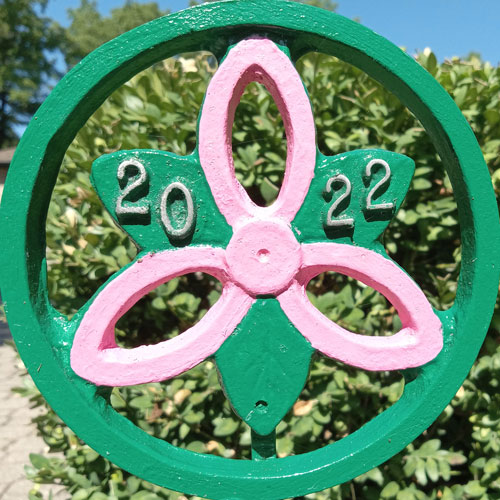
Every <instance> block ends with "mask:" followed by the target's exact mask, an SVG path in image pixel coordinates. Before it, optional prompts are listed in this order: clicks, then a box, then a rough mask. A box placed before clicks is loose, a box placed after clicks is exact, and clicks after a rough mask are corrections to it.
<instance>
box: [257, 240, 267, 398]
mask: <svg viewBox="0 0 500 500" xmlns="http://www.w3.org/2000/svg"><path fill="white" fill-rule="evenodd" d="M257 258H258V259H259V260H260V262H267V261H268V260H269V250H266V249H265V248H261V249H260V250H259V251H258V252H257ZM266 406H267V404H266Z"/></svg>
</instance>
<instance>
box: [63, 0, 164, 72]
mask: <svg viewBox="0 0 500 500" xmlns="http://www.w3.org/2000/svg"><path fill="white" fill-rule="evenodd" d="M168 12H169V11H162V10H160V8H159V7H158V4H157V3H156V2H149V3H139V2H130V1H129V2H125V4H124V5H123V6H122V7H118V8H115V9H112V10H111V13H110V15H109V16H108V17H104V16H101V14H100V13H99V11H98V10H97V2H96V1H93V0H81V2H80V5H79V6H78V7H77V8H75V9H68V14H69V17H70V19H71V24H70V25H69V27H68V28H67V29H66V38H67V40H66V43H65V44H64V45H62V46H61V50H62V51H63V54H64V58H65V60H66V64H67V65H68V66H70V67H71V66H74V65H75V64H76V63H77V62H78V61H80V60H81V59H82V58H83V57H85V56H86V55H87V54H89V53H90V52H92V51H93V50H94V49H96V48H97V47H99V46H101V45H102V44H103V43H105V42H107V41H109V40H111V39H112V38H115V37H117V36H118V35H121V34H122V33H124V32H125V31H129V30H131V29H132V28H135V27H136V26H139V25H141V24H144V23H147V22H148V21H151V20H152V19H156V18H157V17H160V16H163V15H165V14H168Z"/></svg>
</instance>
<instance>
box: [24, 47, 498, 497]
mask: <svg viewBox="0 0 500 500" xmlns="http://www.w3.org/2000/svg"><path fill="white" fill-rule="evenodd" d="M418 61H419V63H420V64H422V65H423V66H424V67H425V68H426V69H427V70H428V71H430V72H431V73H432V74H433V75H434V76H435V77H436V78H437V79H438V80H439V81H440V82H441V84H442V85H443V86H444V87H445V88H446V89H447V90H448V92H450V94H451V95H452V96H453V97H454V99H455V100H456V102H457V104H458V105H459V106H460V107H461V109H462V110H463V111H464V114H465V115H466V116H467V118H468V119H469V121H470V123H471V125H472V127H473V129H474V132H475V133H476V135H477V137H478V140H479V142H480V144H481V147H482V149H483V152H484V154H485V157H486V160H487V163H488V166H489V168H490V170H491V173H492V175H493V182H494V185H495V189H496V192H497V194H498V193H499V190H500V164H499V163H500V160H499V157H500V155H499V154H498V153H499V150H500V114H499V112H498V109H499V99H500V97H499V96H500V92H499V90H500V68H494V67H492V66H490V65H488V64H483V63H481V62H480V61H479V60H478V59H476V58H471V59H469V60H465V61H461V60H458V59H454V60H451V61H446V62H445V63H443V64H438V63H437V62H436V58H435V56H434V55H433V54H432V53H431V52H430V51H426V52H424V53H422V54H420V55H419V56H418ZM214 69H215V68H214V62H213V58H212V57H211V56H209V55H196V56H195V55H192V56H189V57H179V58H176V59H173V60H168V61H165V62H164V64H163V66H158V67H156V68H154V69H150V70H147V71H145V72H143V73H142V74H140V75H138V76H136V77H134V78H133V79H132V80H131V81H130V82H128V83H127V84H126V85H124V86H123V87H122V88H121V89H119V90H118V91H117V92H115V93H114V94H113V95H111V96H110V98H109V99H108V100H107V101H106V102H105V103H104V104H103V106H102V107H101V108H100V109H99V110H98V111H97V112H96V113H95V114H94V116H93V117H92V118H91V119H90V120H89V122H88V123H87V124H86V126H85V127H84V128H83V129H82V130H81V131H80V133H79V134H78V136H77V138H76V139H75V141H74V142H73V144H72V145H71V147H70V148H69V150H68V151H67V154H66V157H65V160H64V163H63V166H62V170H61V174H60V176H59V180H58V183H57V185H56V189H55V191H54V195H53V198H52V201H51V205H50V210H49V218H48V221H47V235H48V240H47V243H48V264H49V273H48V279H49V286H50V298H51V300H52V302H53V304H54V305H55V307H57V308H58V309H59V310H60V311H61V312H63V313H64V314H68V315H71V314H73V313H74V312H75V311H76V310H77V309H78V308H79V307H81V306H82V305H83V303H84V302H85V301H86V300H87V299H88V298H89V297H90V296H91V295H92V294H93V293H94V292H95V291H96V290H97V288H98V287H99V286H100V285H101V284H102V283H103V282H104V280H105V279H106V277H107V276H109V274H111V273H113V272H114V271H116V270H118V269H119V268H121V267H122V266H123V265H124V264H126V263H127V262H128V261H129V260H130V259H131V258H132V257H133V255H134V254H135V247H134V246H133V244H132V243H131V241H130V240H128V239H127V238H126V237H124V235H123V234H122V233H121V232H120V231H119V230H118V229H117V228H116V227H115V226H114V224H113V222H112V219H111V217H110V216H109V215H108V214H107V213H106V212H104V211H103V208H102V205H101V204H100V202H99V200H98V198H97V195H96V194H95V192H94V191H93V189H92V188H91V186H90V183H89V169H90V165H91V163H92V161H93V160H94V159H95V158H97V157H99V156H100V155H102V154H104V153H110V152H113V151H116V150H118V149H135V148H157V149H162V150H168V151H171V152H174V153H176V154H181V155H183V154H186V153H188V152H190V151H192V150H193V148H194V147H195V130H196V121H197V116H198V111H199V108H200V105H201V102H202V98H203V95H204V92H205V90H206V86H207V83H208V81H209V79H210V76H211V75H212V74H213V71H214ZM298 69H299V71H300V73H301V75H302V77H303V79H304V82H305V84H306V87H307V89H308V91H309V94H310V97H311V100H312V103H313V107H314V112H315V118H316V127H317V130H318V140H319V147H320V149H321V151H322V152H323V153H324V154H328V155H333V154H338V153H341V152H344V151H349V150H354V149H358V148H371V147H377V148H378V147H382V148H385V149H388V150H390V151H394V152H398V153H402V154H405V155H407V156H409V157H410V158H412V159H413V160H414V161H415V163H416V172H415V176H414V178H413V180H412V184H411V186H410V190H409V193H408V196H407V199H406V201H405V203H404V205H403V208H402V209H401V210H400V212H399V214H398V216H397V219H396V220H394V221H393V222H392V223H391V225H390V226H389V229H388V231H387V233H386V242H385V243H386V247H387V249H388V251H389V252H390V254H391V255H392V256H393V257H394V258H395V259H396V260H397V261H398V262H399V263H400V264H401V265H402V266H403V267H404V268H405V269H406V270H407V271H408V273H409V274H410V275H412V276H413V277H414V278H415V279H416V281H417V282H418V283H419V284H420V286H421V287H422V288H423V290H424V291H425V293H427V294H428V296H429V299H430V300H431V302H432V303H433V305H435V306H436V307H438V308H447V307H449V306H450V305H451V304H452V302H453V299H454V295H455V289H456V279H457V276H458V269H459V266H460V235H459V232H458V222H457V214H456V204H455V202H454V200H453V193H452V189H451V185H450V182H449V180H448V177H447V176H446V174H445V172H444V169H443V165H442V163H441V160H440V158H439V157H438V155H437V154H436V152H435V150H434V148H433V146H432V143H431V141H430V139H429V137H428V135H427V134H426V132H425V131H424V129H423V128H422V126H421V125H420V124H419V123H418V122H417V121H416V120H415V118H414V117H413V116H412V115H411V114H410V113H409V112H408V111H407V110H406V108H404V107H403V106H402V104H401V103H400V102H399V101H398V100H397V99H396V98H395V97H394V96H392V95H390V94H389V93H387V92H386V91H385V90H384V89H383V88H382V87H381V86H380V85H378V84H377V83H376V82H374V81H373V80H371V79H370V78H369V77H367V76H366V75H364V74H363V73H362V72H360V71H359V70H357V69H355V68H353V67H351V66H349V65H348V64H345V63H342V62H340V61H338V60H336V59H334V58H331V57H327V56H324V55H320V54H309V55H307V56H304V57H303V58H302V59H301V60H300V61H299V62H298ZM233 144H234V149H235V158H236V162H235V163H236V170H237V174H238V177H239V179H240V180H241V182H242V183H243V185H244V186H245V188H247V190H248V191H249V193H250V195H251V196H252V197H253V198H254V199H257V198H258V199H259V201H260V202H262V203H269V202H270V201H272V199H273V198H274V197H275V195H276V192H277V190H278V188H279V185H280V180H281V178H282V175H283V169H284V158H285V148H286V145H285V140H284V133H283V127H282V124H281V119H280V117H279V114H278V113H277V110H276V106H275V104H274V103H273V102H272V99H271V97H270V95H269V94H268V93H267V92H266V91H265V89H264V88H263V87H261V86H259V85H256V84H252V85H250V86H249V87H248V88H247V90H246V92H245V93H244V95H243V98H242V102H241V104H240V106H239V107H238V109H237V113H236V120H235V126H234V129H233ZM308 292H309V294H310V297H311V300H312V301H313V303H314V304H315V305H316V307H318V309H320V310H321V311H322V312H323V313H324V314H326V315H327V316H328V317H330V318H331V319H332V320H334V321H338V322H339V323H340V324H342V325H343V326H345V327H347V328H350V329H353V330H355V331H357V332H360V333H366V334H379V335H382V334H386V333H391V332H392V331H395V330H397V329H398V327H399V323H398V321H399V319H398V318H397V316H395V314H394V309H393V308H392V306H390V305H389V304H387V303H386V301H385V299H383V297H381V296H380V295H379V294H377V293H375V292H374V291H373V290H371V289H369V288H367V287H364V286H362V285H361V284H359V283H357V282H355V281H354V280H350V279H345V278H342V277H340V276H338V275H335V274H331V273H325V274H323V275H321V276H319V277H318V278H317V279H316V280H314V281H313V282H312V283H311V284H310V286H309V289H308ZM219 294H220V287H219V284H218V283H217V282H216V281H215V280H213V279H211V278H209V277H207V276H204V275H202V274H199V273H196V274H193V275H189V276H187V277H181V278H177V279H176V280H173V281H171V282H170V283H167V284H165V285H162V286H161V287H159V288H157V289H156V290H154V291H153V292H151V294H149V296H147V297H146V298H144V299H143V300H141V301H140V302H139V303H138V304H137V305H136V306H135V307H134V308H133V309H131V310H130V311H129V313H128V314H127V315H126V317H125V318H124V319H123V320H122V321H121V322H120V324H119V328H118V334H119V339H120V342H121V343H122V345H126V346H134V345H137V344H139V343H152V342H156V341H158V340H161V339H162V338H166V337H168V336H171V335H176V334H177V333H179V332H182V331H183V330H185V329H186V328H188V327H189V326H191V325H192V324H194V323H195V322H196V321H198V320H199V319H200V318H201V317H202V316H203V314H204V313H205V311H206V309H207V308H208V307H209V306H210V305H211V304H213V303H214V302H215V301H216V300H217V298H218V296H219ZM499 329H500V313H499V310H498V308H497V310H496V312H495V317H494V320H493V324H492V329H491V331H490V335H489V338H488V339H487V341H486V342H485V345H484V346H483V349H482V352H481V356H480V357H479V359H478V361H477V362H476V364H475V366H474V368H473V370H472V371H471V374H470V376H469V377H468V379H467V380H466V382H465V383H464V385H463V386H462V388H461V389H460V390H459V391H458V393H457V395H456V396H455V398H454V399H453V401H452V402H451V403H450V404H449V405H448V407H447V408H446V409H445V411H444V412H443V413H442V415H441V416H440V417H439V419H438V420H437V421H436V422H435V423H434V424H433V425H432V426H431V427H430V428H429V429H428V430H427V431H426V432H425V433H424V435H423V436H422V437H420V438H418V439H417V440H416V441H414V443H412V444H411V445H409V446H408V447H407V448H406V449H405V450H403V451H402V452H401V453H399V454H398V455H396V456H395V457H393V458H392V459H391V460H389V461H388V462H386V463H385V464H383V465H381V466H380V467H377V468H375V469H373V470H372V471H370V472H368V473H366V474H364V475H362V476H360V477H358V478H356V479H354V480H353V481H351V482H350V483H347V484H344V485H341V486H337V487H335V488H331V489H329V490H326V491H324V492H320V493H317V494H314V495H308V496H307V497H306V498H315V499H317V500H326V499H342V498H353V499H354V498H363V499H366V500H371V499H379V498H383V499H396V500H414V499H419V500H420V499H438V498H439V499H444V500H451V499H457V500H458V499H470V498H479V499H482V500H486V499H500V459H499V458H498V456H499V450H500V417H499V414H500V396H499V391H498V383H499V382H498V380H499V377H500V373H499V370H500V347H499V342H498V339H499ZM402 390H403V380H402V378H401V377H400V376H399V375H398V374H397V373H368V372H364V371H361V370H355V369H353V368H350V367H346V366H343V365H341V364H338V363H334V362H333V361H329V360H325V359H323V358H319V357H318V358H316V359H315V360H314V361H313V364H312V367H311V372H310V375H309V379H308V381H307V383H306V386H305V388H304V390H303V392H302V394H301V395H300V398H299V400H298V401H297V402H296V403H295V404H294V406H293V408H292V410H291V411H290V412H289V413H288V415H287V416H286V417H285V419H284V420H283V422H282V423H280V424H279V426H278V428H277V449H278V454H279V456H286V455H289V454H297V453H304V452H307V451H310V450H313V449H316V448H318V447H321V446H324V445H326V444H328V443H331V442H334V441H336V440H339V439H341V438H342V437H344V436H346V435H348V434H349V433H351V432H354V431H355V430H356V429H358V428H359V427H361V426H362V425H363V424H364V423H365V422H367V421H368V420H370V419H371V418H372V417H374V416H375V415H377V414H378V413H380V412H381V411H383V410H384V409H385V408H387V407H388V406H390V405H391V404H393V403H394V402H395V401H397V399H398V398H399V396H400V395H401V392H402ZM19 391H20V392H21V393H23V394H24V395H26V396H28V397H31V398H32V399H33V402H34V403H35V404H37V405H45V403H44V401H43V399H42V397H41V396H40V395H39V393H38V392H37V391H36V389H35V388H34V387H33V385H32V384H31V382H30V381H29V379H28V378H26V379H25V387H24V388H22V389H19ZM111 404H112V405H113V406H114V407H115V409H116V410H117V411H119V412H120V413H122V414H123V415H125V416H127V418H129V419H130V420H132V421H133V422H134V423H135V424H136V425H138V426H139V427H141V428H142V429H144V430H145V431H146V432H148V433H150V434H152V435H154V436H157V437H159V438H161V439H167V440H168V441H169V442H171V443H173V444H174V445H176V446H183V447H186V448H188V449H191V450H193V451H198V452H203V453H213V454H217V455H221V456H224V457H239V458H248V456H249V446H248V445H249V440H250V434H249V430H248V428H247V427H246V426H245V425H244V424H242V423H241V422H240V421H239V420H238V419H237V418H236V417H235V416H234V414H233V413H232V411H231V410H230V408H229V405H228V404H227V402H226V400H225V398H224V396H223V394H222V391H221V390H220V387H219V382H218V378H217V374H216V370H215V368H214V365H213V363H212V362H211V361H207V362H205V363H203V364H202V365H200V366H198V367H196V368H194V369H193V370H191V371H190V372H188V373H185V374H183V375H182V376H180V377H177V378H176V379H174V380H171V381H168V382H165V383H161V384H149V385H145V386H136V387H130V388H120V389H114V390H113V392H112V395H111ZM45 408H46V410H45V412H44V413H43V414H42V415H41V416H40V417H38V418H37V419H36V422H37V425H38V428H39V430H40V432H41V434H42V436H43V437H44V439H45V441H46V442H47V444H48V445H49V446H50V447H51V449H52V450H54V451H56V450H58V451H61V452H62V453H63V457H62V458H57V457H56V458H49V457H43V456H39V455H32V456H31V465H30V466H28V467H27V469H26V470H27V473H28V475H29V477H31V478H32V479H33V481H34V482H35V483H40V482H47V483H61V484H63V485H65V486H66V488H67V490H68V492H69V494H71V496H72V499H73V500H85V499H91V500H99V499H105V498H110V499H118V498H124V499H125V498H126V499H129V498H130V499H133V500H139V499H141V500H145V499H147V500H153V499H180V498H185V497H183V496H182V495H180V494H178V493H174V492H170V491H167V490H164V489H161V488H158V487H156V486H153V485H151V484H149V483H147V482H145V481H142V480H141V479H138V478H136V477H134V476H131V475H130V474H128V473H126V472H125V471H123V470H120V469H118V468H117V467H115V466H114V465H112V464H111V463H109V462H108V461H106V460H105V459H104V458H102V457H100V456H99V455H97V454H96V453H95V452H93V451H92V450H91V449H90V448H88V447H87V446H86V445H84V444H83V443H82V442H81V441H79V439H78V438H77V437H76V436H75V435H74V434H73V433H72V431H71V430H70V429H69V428H67V427H66V426H65V425H64V424H63V423H62V422H61V421H60V420H59V419H58V417H57V416H56V415H55V414H54V413H53V412H52V411H51V410H50V408H48V407H46V406H45ZM40 497H41V496H40V494H38V493H37V492H36V486H35V487H34V490H33V492H32V494H31V498H40Z"/></svg>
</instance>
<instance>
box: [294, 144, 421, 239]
mask: <svg viewBox="0 0 500 500" xmlns="http://www.w3.org/2000/svg"><path fill="white" fill-rule="evenodd" d="M373 159H379V160H384V161H386V162H387V163H388V165H389V167H390V171H391V176H390V178H389V180H388V182H386V183H384V185H383V186H380V189H376V190H375V191H374V188H375V187H376V185H377V183H378V182H380V181H382V179H383V177H384V173H385V172H384V169H383V168H381V167H380V166H377V167H373V169H372V175H371V176H370V177H367V176H366V175H365V169H366V165H367V164H368V163H369V162H370V161H371V160H373ZM414 171H415V163H414V162H413V160H412V159H411V158H408V157H407V156H404V155H401V154H398V153H392V152H390V151H385V150H382V149H366V150H357V151H350V152H348V153H343V154H339V155H336V156H323V155H318V159H317V163H316V169H315V174H314V178H313V180H312V182H311V186H310V188H309V192H308V193H307V196H306V199H305V200H304V203H303V205H302V207H301V208H300V210H299V212H298V213H297V215H296V216H295V219H294V220H293V224H292V225H293V228H294V231H295V234H296V235H297V239H298V240H299V241H300V242H302V243H312V242H317V241H335V242H336V243H347V244H354V245H359V246H363V247H366V248H373V247H374V246H375V247H377V245H374V243H375V242H377V241H378V239H379V237H380V235H381V234H382V232H383V231H384V230H385V228H386V227H387V225H388V224H389V222H390V221H391V219H392V218H393V217H394V214H395V213H396V212H397V211H398V210H399V207H400V206H401V203H402V202H403V200H404V197H405V195H406V192H407V191H408V187H409V185H410V181H411V178H412V177H413V172H414ZM338 174H342V175H345V176H346V177H347V178H348V179H349V181H350V183H351V187H352V190H351V193H350V196H349V197H348V198H345V199H344V200H343V202H342V203H341V204H340V205H339V206H338V209H337V210H336V211H335V213H334V214H333V215H334V218H335V219H339V220H341V219H342V218H345V217H349V218H352V219H354V224H353V225H352V226H347V225H344V226H340V227H328V226H326V225H325V222H326V219H327V212H328V209H329V208H330V207H331V206H332V204H333V203H334V202H335V200H337V199H339V198H340V197H341V196H342V194H343V193H345V192H346V187H345V185H342V183H338V184H339V189H338V190H337V191H334V192H333V193H332V192H330V193H325V187H326V184H327V182H328V179H330V178H331V177H333V176H336V175H338ZM384 188H385V189H384ZM370 191H372V192H373V194H374V196H373V205H374V206H376V205H377V204H382V203H393V204H394V208H393V209H392V210H388V209H376V208H375V209H367V197H368V193H369V192H370Z"/></svg>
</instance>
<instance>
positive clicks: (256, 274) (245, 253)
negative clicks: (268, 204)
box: [226, 219, 302, 296]
mask: <svg viewBox="0 0 500 500" xmlns="http://www.w3.org/2000/svg"><path fill="white" fill-rule="evenodd" d="M226 259H227V264H228V268H229V274H230V276H231V278H232V279H233V280H234V281H235V282H236V283H238V285H240V286H241V287H243V288H244V289H245V290H246V291H247V292H248V293H249V294H251V295H254V296H255V295H278V294H279V293H281V292H283V291H284V290H286V289H287V288H288V286H289V285H290V283H291V281H292V280H293V277H294V276H295V275H296V274H297V271H298V270H299V268H300V265H301V264H302V251H301V248H300V244H299V242H298V241H297V239H296V238H295V236H294V234H293V232H292V230H291V228H290V226H289V225H288V224H287V223H286V222H284V221H281V220H279V219H272V220H254V221H250V222H247V223H246V224H243V225H241V226H239V227H238V228H237V229H236V230H235V231H234V234H233V237H232V238H231V241H230V242H229V245H228V246H227V249H226Z"/></svg>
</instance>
